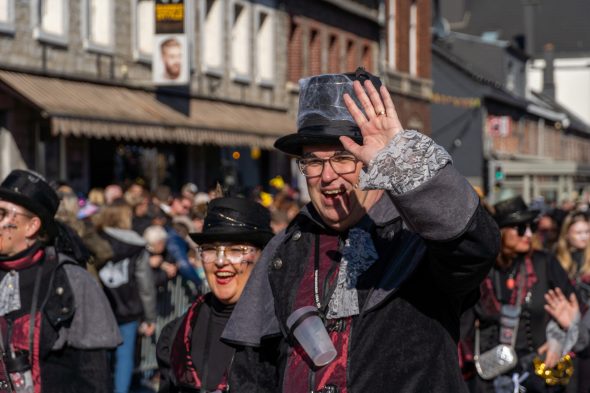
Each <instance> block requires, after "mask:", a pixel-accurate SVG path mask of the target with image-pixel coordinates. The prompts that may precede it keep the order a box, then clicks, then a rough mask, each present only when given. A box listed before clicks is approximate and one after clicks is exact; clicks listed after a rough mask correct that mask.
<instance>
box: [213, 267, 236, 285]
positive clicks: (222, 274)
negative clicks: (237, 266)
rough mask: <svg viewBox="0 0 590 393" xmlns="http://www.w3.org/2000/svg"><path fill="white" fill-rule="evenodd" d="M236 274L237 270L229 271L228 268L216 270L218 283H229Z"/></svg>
mask: <svg viewBox="0 0 590 393" xmlns="http://www.w3.org/2000/svg"><path fill="white" fill-rule="evenodd" d="M235 276H236V273H235V272H229V271H227V270H219V271H217V272H215V279H216V281H217V283H218V284H221V285H223V284H227V283H229V282H230V281H231V280H232V279H233V278H234V277H235Z"/></svg>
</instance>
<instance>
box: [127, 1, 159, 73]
mask: <svg viewBox="0 0 590 393" xmlns="http://www.w3.org/2000/svg"><path fill="white" fill-rule="evenodd" d="M132 1H133V2H134V3H135V8H134V9H135V15H134V21H135V24H134V26H135V34H134V40H133V41H134V42H133V56H134V58H135V59H136V60H142V61H146V62H151V61H152V53H153V51H154V32H155V16H154V12H155V11H154V0H132Z"/></svg>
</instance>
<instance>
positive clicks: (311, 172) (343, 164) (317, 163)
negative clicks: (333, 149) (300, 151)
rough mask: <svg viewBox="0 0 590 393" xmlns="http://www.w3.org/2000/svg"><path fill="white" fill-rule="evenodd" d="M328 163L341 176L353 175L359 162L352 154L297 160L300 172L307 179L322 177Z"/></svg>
mask: <svg viewBox="0 0 590 393" xmlns="http://www.w3.org/2000/svg"><path fill="white" fill-rule="evenodd" d="M326 161H329V162H330V166H331V167H332V169H333V170H334V172H336V173H337V174H339V175H345V174H347V173H352V172H354V171H355V170H356V163H357V162H358V160H357V159H356V157H355V156H353V155H350V154H336V155H333V156H332V157H330V158H319V157H308V158H300V159H298V160H297V165H298V166H299V170H300V171H301V173H303V175H304V176H305V177H316V176H320V175H321V174H322V172H323V170H324V164H325V163H326Z"/></svg>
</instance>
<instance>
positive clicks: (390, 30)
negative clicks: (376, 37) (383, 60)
mask: <svg viewBox="0 0 590 393" xmlns="http://www.w3.org/2000/svg"><path fill="white" fill-rule="evenodd" d="M395 1H396V0H389V1H388V3H387V65H388V66H389V68H390V69H392V70H395V68H396V64H395V61H396V57H395V49H396V46H395V40H396V34H395V27H396V24H395Z"/></svg>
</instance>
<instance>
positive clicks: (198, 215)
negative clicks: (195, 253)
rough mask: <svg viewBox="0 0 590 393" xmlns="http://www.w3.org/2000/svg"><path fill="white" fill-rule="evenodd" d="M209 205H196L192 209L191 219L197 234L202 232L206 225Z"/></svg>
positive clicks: (204, 203)
mask: <svg viewBox="0 0 590 393" xmlns="http://www.w3.org/2000/svg"><path fill="white" fill-rule="evenodd" d="M207 203H208V202H202V203H198V204H197V203H195V204H194V205H193V207H192V209H191V213H190V219H191V221H192V222H193V227H194V228H195V232H201V231H202V230H203V225H204V224H205V215H206V213H207Z"/></svg>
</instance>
